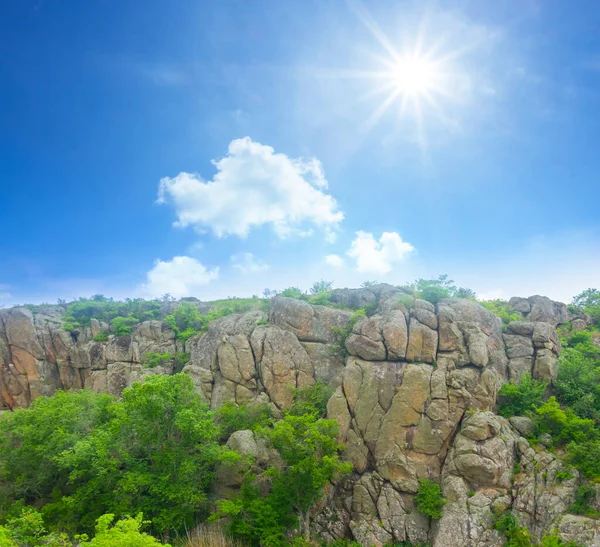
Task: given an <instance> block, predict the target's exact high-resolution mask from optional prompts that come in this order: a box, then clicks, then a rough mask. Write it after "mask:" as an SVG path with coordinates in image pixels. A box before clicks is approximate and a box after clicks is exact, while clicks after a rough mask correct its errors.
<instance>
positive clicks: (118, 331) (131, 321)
mask: <svg viewBox="0 0 600 547" xmlns="http://www.w3.org/2000/svg"><path fill="white" fill-rule="evenodd" d="M137 323H139V320H138V319H137V318H136V317H134V316H133V315H131V314H130V315H128V316H127V317H121V316H119V317H115V318H114V319H113V320H112V321H111V322H110V325H111V327H112V329H113V332H114V333H115V336H127V335H129V334H131V327H132V326H133V325H136V324H137Z"/></svg>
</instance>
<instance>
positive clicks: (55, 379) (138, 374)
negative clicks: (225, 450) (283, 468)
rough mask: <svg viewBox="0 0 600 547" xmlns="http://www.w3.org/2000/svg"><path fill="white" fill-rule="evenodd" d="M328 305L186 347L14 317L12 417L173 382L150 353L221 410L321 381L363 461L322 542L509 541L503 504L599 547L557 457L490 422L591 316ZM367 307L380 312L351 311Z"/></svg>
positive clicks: (548, 304) (356, 294) (7, 396)
mask: <svg viewBox="0 0 600 547" xmlns="http://www.w3.org/2000/svg"><path fill="white" fill-rule="evenodd" d="M330 302H331V303H332V305H333V306H332V307H329V306H327V307H326V306H313V305H310V304H309V303H307V302H305V301H302V300H295V299H290V298H284V297H280V296H277V297H275V298H273V299H272V301H271V303H270V309H269V311H268V313H267V312H260V311H255V312H249V313H245V314H241V315H230V316H227V317H224V318H222V319H218V320H216V321H214V322H213V323H212V324H211V325H210V326H209V328H208V332H207V333H206V334H203V335H198V336H194V337H192V338H190V339H189V340H188V341H187V342H185V344H184V343H182V342H180V341H177V340H176V336H175V333H174V332H173V331H172V330H171V329H170V328H169V327H168V326H167V325H166V324H165V323H163V322H162V321H160V320H155V321H147V322H144V323H142V324H140V325H138V326H137V327H134V329H133V331H132V334H131V335H128V336H120V337H117V336H110V337H109V339H108V341H106V342H100V341H94V340H93V337H94V334H96V333H98V332H101V330H102V328H103V326H102V325H100V324H99V323H98V322H97V321H94V320H92V324H91V327H90V328H87V329H83V330H82V331H81V332H79V333H77V334H76V335H75V334H72V333H69V332H66V331H64V330H62V329H61V317H62V316H63V315H64V313H65V310H64V309H63V308H61V307H59V306H48V307H46V308H37V309H35V310H34V311H31V310H29V309H27V308H12V309H9V310H3V311H0V388H1V392H0V393H1V396H0V406H3V407H4V408H5V409H6V408H8V409H11V408H16V407H20V406H27V405H29V404H30V402H31V401H32V400H33V399H35V398H36V397H39V396H41V395H51V394H52V393H54V392H55V391H56V390H57V389H67V390H69V389H76V388H82V387H89V388H91V389H92V390H95V391H107V392H109V393H112V394H115V395H119V394H120V392H121V391H122V390H123V389H124V388H125V387H126V386H128V385H130V384H131V383H132V382H133V381H136V380H139V379H142V378H143V377H144V376H145V375H147V374H170V373H172V372H173V370H172V365H169V364H167V365H166V366H158V367H155V368H147V367H146V366H144V364H143V361H144V355H146V354H147V353H148V352H156V353H169V354H171V355H175V354H176V353H177V352H182V351H185V352H187V353H189V355H190V360H189V363H188V364H187V366H186V367H185V368H184V372H185V373H186V374H188V375H189V376H190V377H191V378H192V380H193V382H194V384H195V385H196V386H197V389H198V390H199V392H201V393H202V394H203V396H204V397H205V398H206V400H207V402H209V403H210V405H211V406H212V407H213V408H215V407H217V406H219V405H220V404H222V403H223V402H225V401H233V402H235V403H240V404H241V403H243V404H253V403H255V402H260V403H269V404H272V405H274V406H275V407H276V408H278V409H284V408H286V407H287V406H288V405H289V404H290V402H291V391H290V389H289V388H290V387H302V386H308V385H311V384H312V383H314V382H316V381H319V380H321V381H324V382H326V383H328V384H329V385H330V386H331V387H332V388H333V389H334V393H333V395H332V396H331V398H330V400H329V403H328V416H329V417H330V418H333V419H335V420H337V421H338V423H339V426H340V440H341V441H342V442H343V443H344V444H345V453H344V457H345V458H346V459H347V460H348V461H350V462H352V464H353V466H354V472H353V474H352V476H351V477H349V478H347V479H345V480H344V481H342V482H341V483H340V484H336V485H332V486H331V488H330V489H329V491H328V493H327V499H326V500H325V501H324V503H323V504H322V506H321V507H320V508H318V512H317V513H316V515H315V518H314V527H315V531H316V532H318V533H319V534H320V535H321V536H322V537H324V538H326V539H339V538H344V537H352V538H354V539H356V540H357V541H359V542H360V543H361V544H362V545H365V546H371V545H383V544H385V543H388V542H394V541H409V542H412V543H413V544H415V545H416V544H420V543H425V542H428V541H429V542H431V543H432V545H433V546H435V547H441V546H446V545H464V546H473V547H475V546H477V547H492V546H496V545H498V546H499V545H502V544H503V543H504V540H503V538H501V537H500V535H499V534H498V533H497V532H496V531H494V530H493V526H492V523H491V520H492V511H491V510H492V509H498V508H500V509H506V510H510V511H511V512H512V513H513V514H514V515H515V516H517V517H518V519H519V520H520V522H521V523H522V524H523V525H526V526H528V528H529V529H530V530H531V532H532V533H533V534H534V535H536V536H537V537H540V536H541V535H542V534H543V533H544V532H547V531H551V530H553V529H556V530H557V531H558V533H559V535H560V536H561V537H562V538H563V539H565V540H571V539H572V540H576V541H578V542H580V543H582V544H585V545H600V523H598V521H596V520H594V519H591V518H587V517H582V516H576V515H570V514H568V506H569V505H570V504H571V503H572V502H573V500H574V498H575V492H576V489H577V486H578V485H579V484H580V479H579V477H578V476H577V472H574V475H573V476H572V478H570V479H566V480H558V479H557V477H556V474H557V473H558V472H560V471H561V470H563V466H562V463H561V462H560V460H559V459H557V458H556V456H555V455H553V454H552V453H550V452H548V451H546V450H545V449H543V447H540V446H537V447H532V446H531V445H530V444H529V442H528V441H527V440H526V438H525V437H526V436H527V435H528V434H529V433H530V432H531V430H530V428H531V422H530V421H529V420H528V419H527V418H518V417H517V418H511V420H510V421H508V420H506V419H504V418H501V417H500V416H497V415H495V414H494V410H495V406H496V398H497V393H498V390H499V388H500V386H501V385H502V384H503V383H505V382H507V381H509V380H517V379H519V378H520V377H522V375H523V374H525V373H531V374H532V375H533V376H534V377H535V378H543V379H547V380H550V381H551V380H552V379H553V378H554V377H555V375H556V366H557V359H558V356H559V354H560V352H561V346H560V342H559V339H558V336H557V333H556V327H557V326H559V325H561V324H564V323H566V322H567V321H571V320H574V319H575V321H573V325H575V324H576V321H585V318H583V319H581V318H579V319H577V318H574V317H573V316H572V315H571V314H570V313H569V311H568V309H567V307H566V306H565V305H564V304H561V303H557V302H553V301H551V300H549V299H548V298H545V297H540V296H534V297H530V298H527V299H525V298H514V299H512V300H511V302H510V303H511V305H512V306H513V308H514V309H515V310H517V311H518V312H519V313H520V314H521V315H522V320H521V321H514V322H511V323H510V324H508V325H503V323H502V320H501V319H500V318H499V317H497V316H496V315H494V314H493V313H491V312H490V311H488V310H487V309H485V308H484V307H482V306H480V305H479V304H478V303H476V302H474V301H471V300H465V299H444V300H441V301H440V302H439V304H438V305H437V306H434V305H433V304H431V303H429V302H427V301H424V300H419V299H416V298H414V297H412V296H410V295H409V294H407V293H405V292H403V290H402V289H399V288H397V287H393V286H390V285H377V286H375V287H370V288H367V289H339V290H334V291H333V292H332V294H331V298H330ZM364 307H368V308H369V309H370V310H372V311H373V312H374V313H373V314H372V315H371V316H370V317H359V316H357V314H355V313H354V312H353V309H359V308H364ZM246 441H248V439H246ZM250 441H251V439H250ZM240 446H242V447H243V446H245V447H248V446H250V447H251V446H252V442H245V443H241V445H240ZM422 478H432V479H434V480H436V481H438V482H440V483H441V485H442V489H443V493H444V496H445V497H446V499H447V500H448V503H447V504H446V506H445V507H444V513H443V517H442V518H441V519H440V520H439V521H436V522H433V523H432V522H430V521H429V520H428V519H427V518H426V517H424V516H423V515H421V514H419V513H418V512H417V511H415V510H414V494H415V493H416V491H417V487H418V480H419V479H422Z"/></svg>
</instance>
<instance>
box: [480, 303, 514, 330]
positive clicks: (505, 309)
mask: <svg viewBox="0 0 600 547" xmlns="http://www.w3.org/2000/svg"><path fill="white" fill-rule="evenodd" d="M479 303H480V304H481V305H482V306H483V307H484V308H486V309H487V310H489V311H491V312H492V313H494V314H496V315H497V316H498V317H500V319H502V323H504V324H505V325H508V324H509V323H510V322H512V321H522V320H523V316H522V315H521V314H520V313H518V312H516V311H515V310H514V309H513V307H512V306H511V305H510V304H509V303H508V302H505V301H504V300H482V301H480V302H479Z"/></svg>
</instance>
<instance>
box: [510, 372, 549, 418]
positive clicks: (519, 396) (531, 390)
mask: <svg viewBox="0 0 600 547" xmlns="http://www.w3.org/2000/svg"><path fill="white" fill-rule="evenodd" d="M547 387H548V384H547V383H546V382H544V381H543V380H534V379H533V378H532V377H531V374H525V375H523V377H522V378H521V381H520V382H519V383H509V384H504V385H503V386H502V387H501V388H500V391H499V392H498V395H499V401H500V403H499V405H498V414H500V415H501V416H504V417H505V418H510V417H511V416H523V415H526V414H530V413H531V412H534V411H535V410H536V408H538V407H539V406H541V405H542V403H543V396H544V393H545V391H546V388H547Z"/></svg>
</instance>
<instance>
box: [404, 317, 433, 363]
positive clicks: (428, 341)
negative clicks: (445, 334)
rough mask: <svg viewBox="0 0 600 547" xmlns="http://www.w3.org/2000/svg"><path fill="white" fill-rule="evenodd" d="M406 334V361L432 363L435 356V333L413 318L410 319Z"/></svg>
mask: <svg viewBox="0 0 600 547" xmlns="http://www.w3.org/2000/svg"><path fill="white" fill-rule="evenodd" d="M408 332H409V335H408V348H407V350H406V360H407V361H413V362H415V361H418V362H424V363H433V361H435V359H436V356H437V344H438V333H437V331H435V330H433V329H430V328H429V327H428V326H426V325H423V324H422V323H420V322H419V321H418V320H417V319H416V318H415V317H411V318H410V323H409V327H408Z"/></svg>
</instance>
